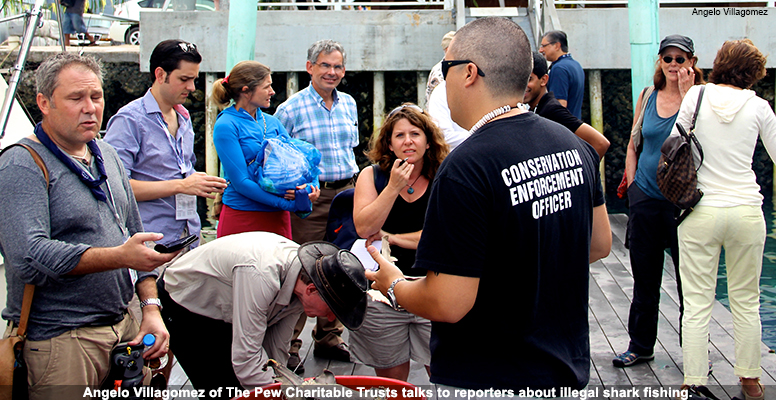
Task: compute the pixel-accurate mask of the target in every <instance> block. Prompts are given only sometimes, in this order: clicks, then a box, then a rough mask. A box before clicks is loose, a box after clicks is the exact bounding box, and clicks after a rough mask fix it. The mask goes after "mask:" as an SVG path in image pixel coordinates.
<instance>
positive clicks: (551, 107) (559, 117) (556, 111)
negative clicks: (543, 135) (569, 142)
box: [534, 92, 584, 132]
mask: <svg viewBox="0 0 776 400" xmlns="http://www.w3.org/2000/svg"><path fill="white" fill-rule="evenodd" d="M534 112H535V113H537V114H539V115H540V116H542V117H544V118H547V119H549V120H550V121H555V122H557V123H559V124H561V125H563V126H565V127H566V128H568V129H569V130H570V131H571V132H576V131H577V129H579V127H580V126H582V124H583V123H584V122H582V120H581V119H579V118H577V117H576V116H574V114H572V113H571V111H569V109H568V108H566V107H563V105H562V104H560V102H559V101H558V100H557V99H556V98H555V95H554V94H553V93H552V92H547V93H545V94H544V96H542V98H541V99H539V103H538V104H536V110H534Z"/></svg>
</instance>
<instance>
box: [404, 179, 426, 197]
mask: <svg viewBox="0 0 776 400" xmlns="http://www.w3.org/2000/svg"><path fill="white" fill-rule="evenodd" d="M421 176H423V175H418V177H417V178H415V182H412V183H411V184H410V187H408V188H407V193H409V194H413V193H415V189H414V188H413V187H412V185H414V184H415V183H417V182H418V179H420V177H421Z"/></svg>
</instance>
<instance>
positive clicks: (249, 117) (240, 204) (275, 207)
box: [212, 61, 320, 239]
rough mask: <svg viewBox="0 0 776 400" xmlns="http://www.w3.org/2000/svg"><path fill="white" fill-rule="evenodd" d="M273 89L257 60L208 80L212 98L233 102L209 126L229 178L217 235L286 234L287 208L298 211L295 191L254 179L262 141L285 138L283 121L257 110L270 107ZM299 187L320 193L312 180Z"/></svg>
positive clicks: (288, 226) (288, 234) (314, 196)
mask: <svg viewBox="0 0 776 400" xmlns="http://www.w3.org/2000/svg"><path fill="white" fill-rule="evenodd" d="M274 94H275V91H274V90H272V76H271V74H270V70H269V68H268V67H266V66H265V65H263V64H261V63H259V62H256V61H242V62H240V63H238V64H237V65H235V66H234V68H232V71H231V72H230V73H229V75H227V76H226V77H225V78H223V79H219V80H217V81H216V82H215V83H214V84H213V94H212V98H213V100H214V101H215V102H216V103H217V104H219V105H221V106H227V105H230V104H232V105H230V106H229V107H226V109H224V110H223V111H222V112H221V113H220V114H219V115H218V118H217V119H216V124H215V126H214V128H213V142H214V143H215V146H216V150H217V151H218V157H219V158H220V160H221V165H222V166H223V168H224V177H225V178H226V180H227V181H228V182H229V186H228V187H227V188H226V190H225V191H224V196H223V203H224V204H223V208H222V209H221V213H220V215H219V218H218V230H217V235H218V237H221V236H226V235H231V234H235V233H241V232H249V231H266V232H274V233H277V234H278V235H282V236H285V237H286V238H288V239H291V216H290V214H289V211H297V209H296V207H295V202H294V197H295V196H294V191H293V190H289V191H288V192H287V194H286V195H285V196H283V197H281V196H278V195H275V194H273V193H270V192H267V191H265V190H264V189H262V188H261V187H260V186H259V184H258V183H257V181H256V168H257V167H259V166H260V165H261V162H262V159H263V154H262V153H261V150H262V145H263V144H264V140H266V139H268V138H272V137H278V136H285V137H287V138H288V132H286V128H285V127H283V124H281V123H280V121H278V119H277V118H275V117H273V116H271V115H269V114H267V113H264V112H262V111H261V110H260V109H259V108H267V107H269V105H270V99H271V98H272V96H273V95H274ZM289 139H290V138H289ZM303 188H304V187H298V188H297V189H303ZM304 189H306V191H307V192H308V193H309V194H308V195H309V197H310V201H315V200H316V199H317V198H318V196H319V194H320V190H319V189H317V188H315V187H313V186H312V185H307V187H306V188H304Z"/></svg>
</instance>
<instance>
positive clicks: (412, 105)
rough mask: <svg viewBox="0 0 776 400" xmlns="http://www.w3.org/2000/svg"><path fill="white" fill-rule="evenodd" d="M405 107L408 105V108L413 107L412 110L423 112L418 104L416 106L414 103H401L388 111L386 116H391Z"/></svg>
mask: <svg viewBox="0 0 776 400" xmlns="http://www.w3.org/2000/svg"><path fill="white" fill-rule="evenodd" d="M406 107H409V108H411V109H413V110H415V111H417V112H419V113H421V114H423V109H422V108H420V107H418V106H416V105H414V104H402V105H400V106H398V107H396V108H394V109H393V110H391V112H389V113H388V118H391V117H393V115H394V114H396V113H397V112H399V111H401V110H402V109H403V108H406Z"/></svg>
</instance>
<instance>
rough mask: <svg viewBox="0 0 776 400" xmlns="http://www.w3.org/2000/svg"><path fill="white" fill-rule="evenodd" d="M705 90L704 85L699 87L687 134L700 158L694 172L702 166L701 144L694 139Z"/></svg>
mask: <svg viewBox="0 0 776 400" xmlns="http://www.w3.org/2000/svg"><path fill="white" fill-rule="evenodd" d="M705 90H706V85H703V86H701V90H700V91H699V93H698V104H696V105H695V112H694V113H693V115H692V124H690V132H689V133H688V136H690V139H692V142H693V144H695V147H696V148H697V149H698V155H699V156H700V160H701V162H700V163H698V168H696V169H695V170H696V171H697V170H699V169H700V168H701V165H703V148H702V147H701V143H700V142H698V138H696V137H695V121H696V120H697V119H698V111H700V109H701V101H702V100H703V92H704V91H705Z"/></svg>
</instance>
